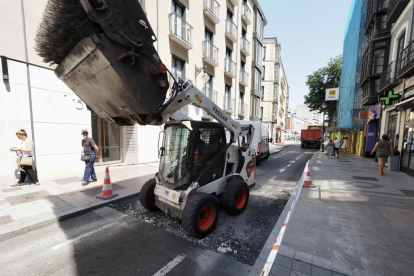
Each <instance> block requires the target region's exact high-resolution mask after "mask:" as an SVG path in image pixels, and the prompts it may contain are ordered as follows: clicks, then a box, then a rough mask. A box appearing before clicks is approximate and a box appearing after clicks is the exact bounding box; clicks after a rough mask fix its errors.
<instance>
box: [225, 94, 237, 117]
mask: <svg viewBox="0 0 414 276" xmlns="http://www.w3.org/2000/svg"><path fill="white" fill-rule="evenodd" d="M235 103H236V101H235V100H234V99H233V98H230V97H226V96H224V98H223V109H224V111H226V112H227V113H234V106H235Z"/></svg>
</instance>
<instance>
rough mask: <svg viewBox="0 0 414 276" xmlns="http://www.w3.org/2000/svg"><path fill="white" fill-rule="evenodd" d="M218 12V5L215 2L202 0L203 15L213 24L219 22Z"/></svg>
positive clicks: (213, 0) (214, 0)
mask: <svg viewBox="0 0 414 276" xmlns="http://www.w3.org/2000/svg"><path fill="white" fill-rule="evenodd" d="M219 10H220V4H219V3H218V2H217V1H216V0H204V14H205V15H206V16H207V17H208V18H210V20H211V21H212V22H213V23H214V24H217V23H219V22H220V16H219Z"/></svg>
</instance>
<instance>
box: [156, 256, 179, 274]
mask: <svg viewBox="0 0 414 276" xmlns="http://www.w3.org/2000/svg"><path fill="white" fill-rule="evenodd" d="M184 258H185V255H184V254H181V255H178V256H177V257H175V258H174V260H172V261H171V262H169V263H168V264H166V265H165V266H164V267H162V268H161V269H160V270H158V271H157V273H155V274H154V275H153V276H164V275H165V274H167V273H168V272H170V271H171V270H172V269H173V268H174V267H176V266H177V265H178V264H179V263H181V261H182V260H184Z"/></svg>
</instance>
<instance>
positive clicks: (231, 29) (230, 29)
mask: <svg viewBox="0 0 414 276" xmlns="http://www.w3.org/2000/svg"><path fill="white" fill-rule="evenodd" d="M226 36H227V38H228V39H230V41H231V42H233V43H236V42H237V26H236V24H234V23H233V20H232V19H227V20H226Z"/></svg>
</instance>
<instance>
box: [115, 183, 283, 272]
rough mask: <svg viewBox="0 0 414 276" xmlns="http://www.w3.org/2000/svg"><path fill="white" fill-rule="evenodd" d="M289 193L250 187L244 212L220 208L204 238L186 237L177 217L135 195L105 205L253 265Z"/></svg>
mask: <svg viewBox="0 0 414 276" xmlns="http://www.w3.org/2000/svg"><path fill="white" fill-rule="evenodd" d="M290 195H291V191H283V190H278V189H277V188H274V187H272V186H270V185H267V186H256V187H254V188H252V189H251V190H250V199H249V203H248V206H247V208H246V211H245V212H244V213H243V214H241V215H239V216H232V215H229V214H227V213H226V211H225V210H223V209H221V212H220V216H219V222H218V226H217V228H216V230H215V231H214V232H213V233H212V234H210V235H209V236H207V237H206V238H204V239H196V238H193V237H191V236H188V235H187V233H186V231H185V230H184V229H183V228H182V227H181V221H180V220H178V219H174V218H171V217H169V216H166V215H165V214H164V213H163V212H161V211H159V212H155V213H151V212H149V211H147V210H146V209H144V208H143V207H142V206H141V203H140V202H139V197H138V196H136V197H132V198H129V199H126V200H123V201H120V202H117V203H114V204H110V205H109V207H112V208H114V209H115V210H117V211H119V212H122V213H124V214H126V215H129V216H131V217H135V218H137V219H139V220H142V221H145V222H147V223H150V224H152V225H154V226H157V227H160V228H162V229H163V230H165V231H168V232H170V233H173V234H175V235H176V236H178V237H180V238H183V239H185V240H188V241H190V242H192V243H193V244H194V245H195V246H198V247H200V248H202V249H206V250H211V251H215V252H219V253H221V254H225V255H226V256H228V257H231V258H233V259H236V260H237V261H239V262H242V263H244V264H248V265H253V264H254V262H255V261H256V259H257V258H258V256H259V254H260V252H261V250H262V248H263V246H264V244H265V243H266V240H267V238H268V236H269V235H270V233H271V231H272V230H273V228H274V226H275V224H276V222H277V220H278V219H279V216H280V214H281V213H282V211H283V209H284V207H285V205H286V203H287V201H288V200H289V197H290Z"/></svg>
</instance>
